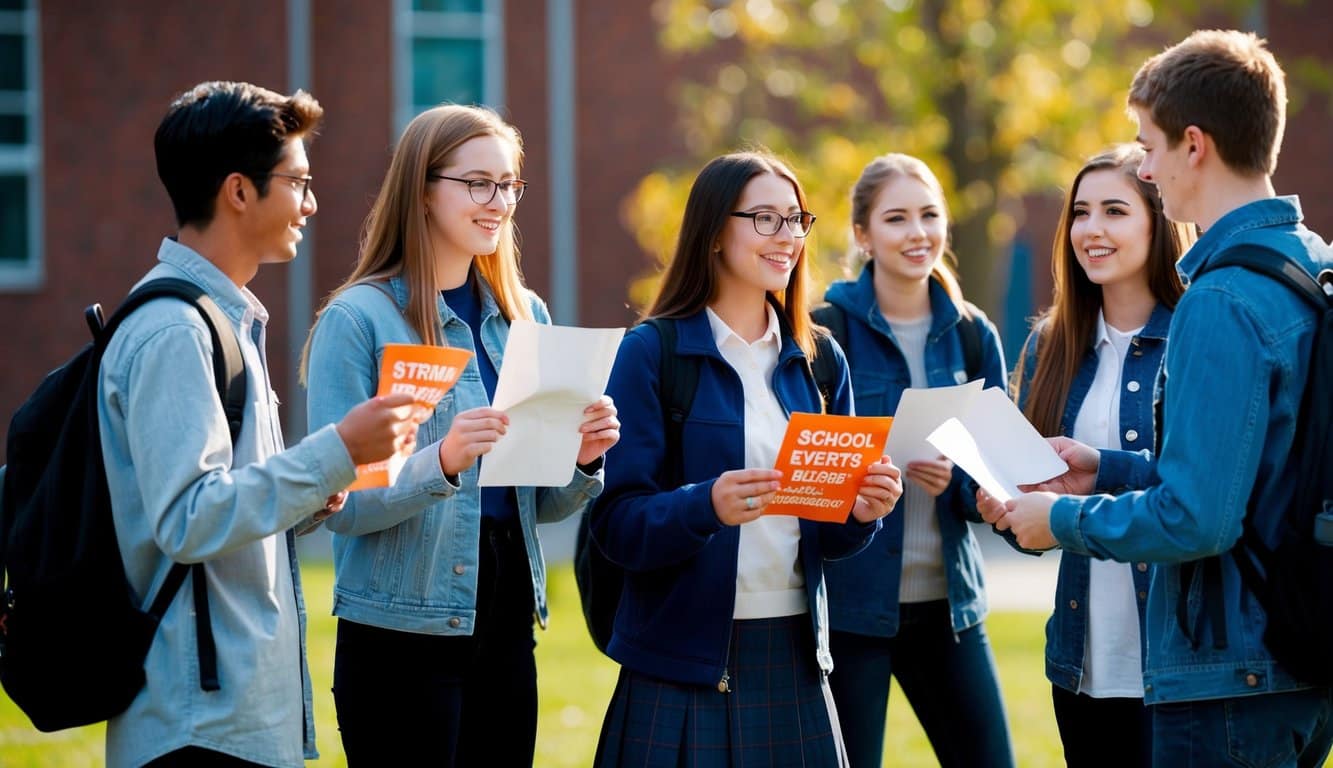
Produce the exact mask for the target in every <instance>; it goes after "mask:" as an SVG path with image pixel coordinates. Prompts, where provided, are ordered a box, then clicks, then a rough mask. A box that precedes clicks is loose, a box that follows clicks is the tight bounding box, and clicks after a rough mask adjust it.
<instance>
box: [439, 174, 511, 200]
mask: <svg viewBox="0 0 1333 768" xmlns="http://www.w3.org/2000/svg"><path fill="white" fill-rule="evenodd" d="M426 176H428V177H430V178H432V179H436V180H442V181H456V182H458V183H460V184H466V185H467V193H468V194H469V195H471V196H472V202H474V203H476V204H477V205H486V204H487V203H489V202H490V201H492V200H494V199H495V192H496V190H499V192H500V194H501V195H503V199H504V201H505V202H506V203H509V204H510V205H513V204H514V203H517V202H518V201H519V200H522V199H523V192H524V191H525V190H527V188H528V183H527V182H526V181H523V180H522V179H505V180H504V181H491V180H490V179H460V178H458V177H457V176H445V175H444V174H442V173H428V174H426Z"/></svg>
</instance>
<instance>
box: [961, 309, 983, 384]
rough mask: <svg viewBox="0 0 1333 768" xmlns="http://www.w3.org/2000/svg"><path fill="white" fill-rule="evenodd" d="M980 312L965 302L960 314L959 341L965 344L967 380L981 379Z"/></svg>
mask: <svg viewBox="0 0 1333 768" xmlns="http://www.w3.org/2000/svg"><path fill="white" fill-rule="evenodd" d="M978 312H979V310H978V309H977V308H976V305H974V304H972V303H971V302H968V301H964V302H963V306H962V311H961V312H959V314H958V340H959V341H960V342H962V344H963V367H964V368H965V369H967V380H968V381H972V380H973V379H979V378H981V320H979V319H978V318H977V313H978Z"/></svg>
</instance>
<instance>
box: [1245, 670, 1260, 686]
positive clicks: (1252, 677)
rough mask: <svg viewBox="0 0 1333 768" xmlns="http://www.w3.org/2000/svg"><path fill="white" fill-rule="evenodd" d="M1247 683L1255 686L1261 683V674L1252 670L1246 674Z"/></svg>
mask: <svg viewBox="0 0 1333 768" xmlns="http://www.w3.org/2000/svg"><path fill="white" fill-rule="evenodd" d="M1245 684H1246V685H1248V686H1250V687H1251V688H1254V687H1256V686H1258V685H1259V676H1258V675H1256V674H1254V673H1253V672H1251V673H1250V674H1248V675H1246V676H1245Z"/></svg>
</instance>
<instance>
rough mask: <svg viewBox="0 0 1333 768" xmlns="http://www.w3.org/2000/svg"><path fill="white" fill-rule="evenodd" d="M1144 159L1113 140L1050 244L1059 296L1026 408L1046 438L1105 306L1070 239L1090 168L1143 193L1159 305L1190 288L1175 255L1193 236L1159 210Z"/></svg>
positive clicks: (1018, 377) (1055, 431) (1044, 323)
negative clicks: (1142, 167)
mask: <svg viewBox="0 0 1333 768" xmlns="http://www.w3.org/2000/svg"><path fill="white" fill-rule="evenodd" d="M1142 162H1143V149H1142V148H1141V147H1139V146H1138V145H1135V144H1121V145H1118V146H1115V147H1113V148H1111V149H1109V150H1107V151H1105V152H1103V153H1101V154H1099V155H1097V156H1096V157H1094V158H1092V159H1091V160H1089V161H1088V162H1087V163H1086V164H1084V166H1083V168H1082V169H1081V170H1079V172H1078V175H1076V176H1075V177H1074V181H1073V183H1072V184H1070V185H1069V190H1068V192H1067V193H1066V194H1065V204H1064V209H1063V210H1062V211H1061V213H1060V225H1059V227H1057V228H1056V231H1055V242H1054V244H1053V245H1052V247H1051V277H1052V282H1053V283H1054V286H1055V296H1054V300H1053V301H1052V303H1051V306H1050V307H1049V308H1048V309H1047V310H1046V311H1045V312H1043V313H1042V314H1041V315H1040V316H1039V317H1038V318H1037V321H1036V326H1035V327H1036V330H1035V333H1036V334H1037V343H1036V355H1037V370H1036V372H1035V373H1034V374H1033V376H1032V382H1031V383H1030V384H1028V385H1027V393H1026V398H1027V402H1026V403H1025V405H1024V407H1023V413H1024V415H1026V416H1027V417H1028V421H1031V422H1032V425H1033V426H1034V427H1036V428H1037V431H1038V432H1040V433H1041V434H1043V435H1046V436H1048V437H1052V436H1055V435H1059V434H1060V421H1061V417H1062V416H1063V415H1064V409H1065V400H1066V399H1067V398H1068V397H1069V387H1070V385H1071V384H1072V383H1073V381H1074V376H1076V375H1077V374H1078V369H1079V367H1080V366H1081V365H1082V364H1083V358H1084V356H1085V355H1086V353H1087V350H1088V345H1089V343H1090V340H1091V339H1092V334H1093V330H1094V329H1095V328H1096V326H1097V311H1098V310H1100V309H1101V307H1102V289H1101V286H1099V285H1097V284H1096V283H1094V282H1092V281H1091V280H1089V279H1088V275H1087V273H1085V272H1084V271H1083V268H1082V267H1081V266H1080V265H1079V263H1078V255H1077V254H1076V253H1075V252H1074V245H1073V243H1071V242H1070V240H1069V230H1070V227H1071V226H1073V223H1074V196H1075V195H1077V194H1078V186H1079V184H1080V183H1082V181H1083V177H1084V176H1087V175H1088V174H1089V173H1092V172H1093V171H1104V170H1117V171H1120V172H1121V173H1123V174H1124V175H1125V177H1126V178H1128V179H1130V180H1131V181H1132V182H1133V186H1134V188H1135V189H1136V190H1138V194H1139V197H1140V198H1141V199H1142V200H1143V203H1144V205H1145V206H1146V207H1147V209H1148V211H1149V221H1150V224H1151V234H1150V237H1151V240H1150V242H1149V245H1148V264H1147V268H1148V290H1149V291H1151V292H1152V295H1153V298H1155V299H1156V300H1157V302H1158V303H1159V304H1164V305H1166V306H1167V307H1170V308H1173V309H1174V308H1175V306H1176V302H1177V301H1179V300H1180V295H1181V294H1182V293H1184V291H1185V286H1184V285H1183V284H1182V283H1181V282H1180V274H1179V273H1178V272H1176V261H1177V260H1178V259H1179V258H1180V256H1181V254H1183V253H1184V252H1185V250H1186V249H1187V248H1189V246H1190V245H1191V244H1192V243H1193V242H1194V239H1195V238H1194V233H1193V230H1192V229H1190V228H1189V227H1187V226H1186V225H1184V224H1176V223H1174V222H1172V221H1170V220H1168V219H1167V218H1166V216H1165V215H1164V214H1163V213H1162V201H1161V198H1160V197H1159V196H1158V194H1157V187H1156V186H1155V185H1153V184H1149V183H1148V182H1145V181H1143V180H1142V179H1140V178H1139V177H1138V170H1139V164H1140V163H1142ZM1028 354H1029V350H1028V348H1027V346H1026V345H1025V346H1024V349H1023V351H1022V352H1021V353H1020V354H1019V357H1018V364H1017V367H1016V368H1015V369H1014V377H1013V396H1014V399H1015V400H1017V399H1018V397H1019V395H1020V394H1022V393H1021V392H1020V389H1021V387H1022V380H1023V372H1024V370H1025V369H1026V365H1027V359H1026V358H1027V355H1028Z"/></svg>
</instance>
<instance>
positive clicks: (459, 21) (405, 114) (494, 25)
mask: <svg viewBox="0 0 1333 768" xmlns="http://www.w3.org/2000/svg"><path fill="white" fill-rule="evenodd" d="M421 37H425V38H456V39H465V40H480V41H481V44H482V58H483V59H484V60H483V61H482V84H481V93H482V102H483V103H485V104H486V105H487V106H490V107H492V108H494V109H497V110H498V109H501V108H502V107H503V106H504V100H505V92H504V81H505V70H504V64H505V61H504V0H483V2H482V10H481V13H462V12H438V11H414V10H412V0H394V4H393V135H394V139H395V140H397V137H398V136H400V135H401V134H402V132H403V129H404V128H406V127H407V124H408V123H409V122H411V121H412V118H413V117H416V109H417V105H415V104H413V103H412V41H413V40H414V39H416V38H421Z"/></svg>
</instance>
